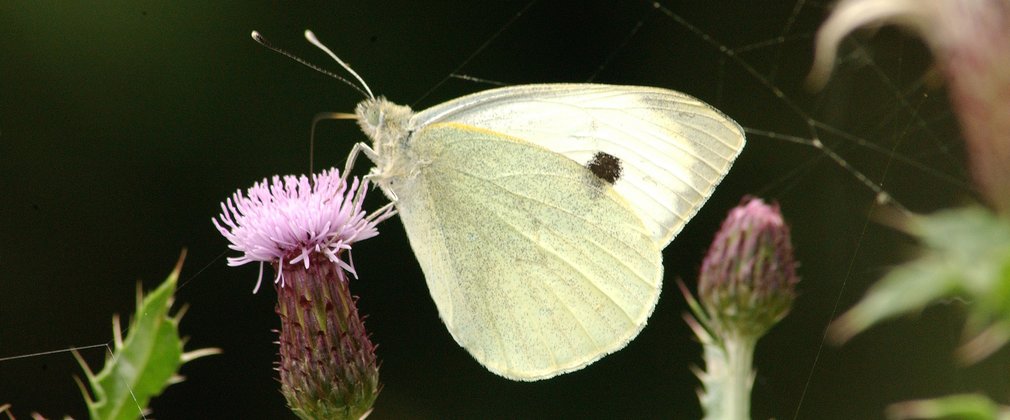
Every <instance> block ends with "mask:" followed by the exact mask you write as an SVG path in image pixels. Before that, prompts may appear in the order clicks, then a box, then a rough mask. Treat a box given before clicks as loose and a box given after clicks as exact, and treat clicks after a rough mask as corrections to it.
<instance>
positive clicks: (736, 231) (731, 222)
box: [698, 197, 799, 337]
mask: <svg viewBox="0 0 1010 420" xmlns="http://www.w3.org/2000/svg"><path fill="white" fill-rule="evenodd" d="M798 281H799V278H798V277H797V276H796V262H795V260H794V258H793V250H792V241H791V239H790V235H789V226H787V225H786V223H785V221H784V220H783V219H782V213H781V212H780V211H779V207H778V205H768V204H765V203H764V201H762V200H761V199H759V198H752V197H747V198H744V201H743V203H741V204H740V205H739V206H737V207H736V208H734V209H733V210H730V212H729V215H728V216H726V220H725V221H724V222H723V224H722V228H720V229H719V232H718V233H716V235H715V240H713V241H712V246H711V248H709V250H708V254H706V255H705V260H704V262H703V263H702V267H701V273H700V274H699V279H698V293H699V296H700V301H701V303H702V304H703V305H704V306H705V310H706V312H707V313H708V315H709V317H710V318H711V319H712V321H713V322H714V323H715V324H716V325H713V326H714V327H716V328H717V329H719V330H721V331H730V330H732V331H736V332H738V333H743V334H747V335H750V336H754V337H760V336H761V335H763V334H764V333H765V332H766V331H767V330H768V329H769V328H771V327H772V326H773V325H775V323H777V322H778V321H779V320H781V319H782V318H783V317H784V316H786V314H787V313H788V312H789V308H790V307H791V306H792V302H793V299H794V298H795V295H796V293H795V286H796V283H797V282H798Z"/></svg>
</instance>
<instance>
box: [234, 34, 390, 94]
mask: <svg viewBox="0 0 1010 420" xmlns="http://www.w3.org/2000/svg"><path fill="white" fill-rule="evenodd" d="M252 39H253V41H256V42H257V43H259V44H260V45H262V46H264V47H267V48H268V49H270V50H271V51H273V52H275V53H278V54H280V55H283V56H285V57H287V58H290V59H292V60H295V61H296V62H298V63H301V64H302V65H304V66H305V67H308V68H310V69H312V70H315V71H318V72H320V73H322V74H325V75H327V76H330V77H332V78H334V79H337V80H339V81H341V82H344V84H346V85H348V86H350V87H352V88H354V90H356V91H358V93H360V94H361V95H363V96H367V97H368V98H374V96H372V91H371V90H368V86H367V85H365V89H366V90H368V91H367V92H366V91H364V90H361V88H360V87H359V86H358V85H356V84H354V83H352V82H351V81H349V80H347V79H345V78H343V77H340V76H339V75H337V74H336V73H333V72H331V71H329V70H326V69H324V68H322V67H319V66H317V65H315V64H312V63H310V62H308V61H305V60H304V59H302V58H301V57H298V56H296V55H294V54H292V53H289V52H287V51H284V50H282V49H280V48H278V47H275V46H274V45H273V44H271V43H270V42H268V41H267V40H266V38H264V37H263V35H260V33H259V32H257V31H252ZM317 46H318V45H317ZM324 48H325V47H324ZM326 51H327V52H329V50H326ZM330 55H331V56H333V53H330ZM333 57H335V56H333ZM337 61H338V62H339V63H340V65H341V66H343V67H344V68H345V69H347V70H350V68H349V67H347V65H346V64H344V63H343V62H342V61H340V60H339V59H338V60H337ZM351 74H354V77H355V78H357V79H358V81H359V82H360V81H361V78H360V77H358V75H357V74H355V73H354V72H353V71H351ZM361 83H362V84H364V82H361Z"/></svg>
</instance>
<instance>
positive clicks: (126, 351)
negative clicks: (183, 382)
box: [78, 254, 217, 420]
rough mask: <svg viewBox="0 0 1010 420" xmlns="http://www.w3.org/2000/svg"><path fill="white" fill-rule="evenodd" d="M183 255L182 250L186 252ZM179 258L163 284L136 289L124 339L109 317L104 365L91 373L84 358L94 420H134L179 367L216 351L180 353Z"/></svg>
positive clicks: (166, 384)
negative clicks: (175, 305)
mask: <svg viewBox="0 0 1010 420" xmlns="http://www.w3.org/2000/svg"><path fill="white" fill-rule="evenodd" d="M184 255H185V254H184ZM182 259H183V258H182V257H180V259H179V263H178V264H177V265H176V267H175V269H174V270H173V271H172V273H171V274H169V276H168V278H167V279H165V282H164V283H162V284H161V285H160V286H158V288H157V289H155V290H154V291H152V292H151V293H149V294H148V295H147V296H146V297H143V296H142V293H141V291H140V289H139V287H140V286H139V285H138V290H137V312H136V313H135V314H134V316H133V320H132V321H131V322H130V326H129V329H128V330H127V331H128V334H127V336H126V339H125V340H122V338H121V332H120V330H119V320H118V318H116V317H114V318H113V328H114V331H113V333H114V336H115V340H114V347H115V348H114V351H113V353H112V354H111V355H108V357H107V358H106V361H105V366H104V367H103V368H102V370H101V371H100V372H98V373H97V374H95V373H92V371H91V370H90V369H89V368H88V366H87V365H86V364H85V363H84V361H83V359H81V358H80V356H78V361H79V362H80V363H81V367H82V368H83V369H84V371H85V374H86V377H87V381H88V385H89V388H90V391H91V392H90V394H89V393H88V391H87V390H85V389H84V386H83V384H82V385H81V388H82V389H81V391H82V393H83V394H84V398H85V400H86V401H87V405H88V411H89V414H90V417H91V418H92V419H96V420H133V419H136V418H138V417H140V415H141V413H142V412H143V411H144V410H146V407H147V404H148V402H149V401H150V399H151V398H152V397H154V396H157V395H158V394H160V393H161V392H162V391H164V389H165V388H166V387H167V386H168V385H170V384H172V383H174V382H177V379H178V376H177V372H178V371H179V367H181V366H182V364H183V363H185V362H186V361H189V360H192V359H194V358H196V357H200V356H204V355H208V354H214V353H217V350H216V349H203V350H199V351H195V352H191V353H184V352H183V344H184V340H183V339H182V338H180V337H179V320H180V319H181V317H182V314H181V312H182V311H180V313H179V314H177V315H175V316H172V315H170V314H169V310H170V308H171V307H172V301H173V295H174V293H175V287H176V284H177V282H178V278H179V272H180V270H181V269H182Z"/></svg>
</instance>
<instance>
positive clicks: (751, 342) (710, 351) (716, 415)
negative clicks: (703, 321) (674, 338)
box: [701, 335, 757, 420]
mask: <svg viewBox="0 0 1010 420" xmlns="http://www.w3.org/2000/svg"><path fill="white" fill-rule="evenodd" d="M756 344H757V339H756V338H753V337H749V336H746V335H732V336H729V337H725V338H724V341H722V342H721V343H720V342H709V343H706V344H705V366H706V369H705V375H704V377H703V378H702V380H703V382H704V386H705V388H704V394H703V395H702V396H701V402H702V410H704V412H705V417H704V418H705V419H706V420H717V419H718V420H745V419H750V397H751V389H752V388H753V385H754V370H753V362H754V347H755V345H756Z"/></svg>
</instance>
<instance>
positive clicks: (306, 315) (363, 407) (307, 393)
mask: <svg viewBox="0 0 1010 420" xmlns="http://www.w3.org/2000/svg"><path fill="white" fill-rule="evenodd" d="M367 189H368V182H367V181H364V182H361V183H360V184H359V181H358V180H357V179H354V181H353V182H352V183H351V185H350V187H348V184H347V181H346V180H345V179H344V178H342V177H341V176H340V173H339V172H338V171H337V170H335V169H331V170H329V171H323V172H321V173H319V174H318V175H313V177H312V180H311V181H310V180H309V178H308V177H306V176H301V177H294V176H285V177H284V178H281V177H279V176H275V177H273V179H272V180H270V182H269V183H268V182H267V180H266V179H264V180H263V182H260V183H256V184H255V185H253V187H252V188H249V189H248V190H247V191H246V193H245V194H242V192H241V191H239V192H236V193H235V194H234V195H233V196H232V197H231V198H229V199H228V200H227V201H226V202H224V203H222V204H221V215H220V216H218V219H220V222H219V221H218V219H212V221H213V223H214V226H216V227H217V229H218V231H220V232H221V234H222V235H224V236H225V238H227V239H228V240H229V241H230V242H231V245H229V248H231V249H234V250H236V251H240V252H242V253H243V255H242V256H240V257H232V258H228V265H231V266H237V265H243V264H246V263H250V262H259V263H260V275H259V280H257V282H256V288H255V289H254V290H253V292H254V293H255V292H256V291H257V290H258V289H259V286H260V283H261V282H262V279H263V264H264V263H270V264H271V265H272V266H273V268H274V270H275V271H276V272H277V276H276V278H275V280H274V288H275V289H276V290H277V309H276V311H277V314H278V315H279V316H280V318H281V330H280V339H279V341H278V344H279V345H280V361H279V362H278V364H277V370H278V371H279V373H280V379H281V393H282V394H284V397H285V399H287V401H288V405H289V406H290V407H291V409H292V411H294V412H295V414H297V415H298V416H299V417H302V418H313V419H314V418H348V419H358V418H362V417H363V416H365V415H367V414H368V413H369V412H370V411H371V408H372V404H373V403H374V402H375V398H376V396H378V393H379V388H380V386H379V369H378V362H377V360H376V357H375V346H374V345H373V344H372V342H371V340H369V338H368V333H367V332H366V331H365V326H364V323H363V322H362V319H361V317H360V316H359V315H358V311H357V308H356V306H355V298H354V297H353V296H351V293H350V289H349V287H348V278H347V274H346V273H347V272H350V273H352V274H354V266H353V264H352V263H351V262H350V257H348V260H347V261H345V260H344V259H343V254H344V251H347V254H348V255H349V254H350V250H351V244H353V243H355V242H357V241H361V240H364V239H368V238H371V237H373V236H376V235H378V230H377V229H376V225H377V224H378V223H379V222H381V221H383V220H385V219H387V218H389V217H391V216H392V215H393V211H392V207H386V208H384V209H382V210H379V211H377V212H375V213H372V214H371V215H366V214H365V212H364V211H363V210H362V209H361V207H362V202H363V201H364V197H365V192H366V190H367Z"/></svg>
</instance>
